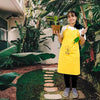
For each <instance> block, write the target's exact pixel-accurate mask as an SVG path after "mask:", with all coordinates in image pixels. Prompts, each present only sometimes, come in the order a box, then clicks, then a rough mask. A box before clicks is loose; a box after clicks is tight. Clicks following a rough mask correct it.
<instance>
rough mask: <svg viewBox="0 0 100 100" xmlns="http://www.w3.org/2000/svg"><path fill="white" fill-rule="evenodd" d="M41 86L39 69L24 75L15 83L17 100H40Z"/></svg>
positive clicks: (41, 77) (41, 78) (42, 80)
mask: <svg viewBox="0 0 100 100" xmlns="http://www.w3.org/2000/svg"><path fill="white" fill-rule="evenodd" d="M43 84H44V79H43V72H42V70H41V69H40V70H36V71H31V72H28V73H25V74H24V75H23V76H22V77H21V78H19V79H18V82H17V94H16V95H17V100H40V93H41V92H42V91H43Z"/></svg>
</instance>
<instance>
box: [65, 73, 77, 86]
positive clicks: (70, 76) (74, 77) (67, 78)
mask: <svg viewBox="0 0 100 100" xmlns="http://www.w3.org/2000/svg"><path fill="white" fill-rule="evenodd" d="M70 78H71V81H72V84H70ZM77 79H78V75H67V74H64V80H65V85H66V88H69V87H70V85H72V88H76V86H77Z"/></svg>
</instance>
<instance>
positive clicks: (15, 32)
mask: <svg viewBox="0 0 100 100" xmlns="http://www.w3.org/2000/svg"><path fill="white" fill-rule="evenodd" d="M17 38H20V35H19V31H18V29H16V28H14V29H11V30H10V31H9V32H8V42H9V43H10V41H11V40H17Z"/></svg>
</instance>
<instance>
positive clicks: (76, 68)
mask: <svg viewBox="0 0 100 100" xmlns="http://www.w3.org/2000/svg"><path fill="white" fill-rule="evenodd" d="M79 36H80V34H79V30H77V29H76V30H71V29H70V28H68V25H67V28H66V29H65V30H64V32H63V41H62V45H61V48H60V52H59V60H58V70H57V72H58V73H62V74H70V75H79V74H80V52H79V42H77V43H74V39H75V38H76V37H79Z"/></svg>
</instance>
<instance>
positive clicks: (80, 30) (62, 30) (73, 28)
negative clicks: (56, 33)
mask: <svg viewBox="0 0 100 100" xmlns="http://www.w3.org/2000/svg"><path fill="white" fill-rule="evenodd" d="M66 28H67V25H65V26H63V27H62V29H61V35H62V37H63V32H64V30H65V29H66ZM68 28H70V29H72V30H76V28H75V27H72V26H68ZM83 30H84V28H82V29H79V33H80V36H81V32H82V31H83ZM84 38H85V40H86V34H84Z"/></svg>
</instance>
